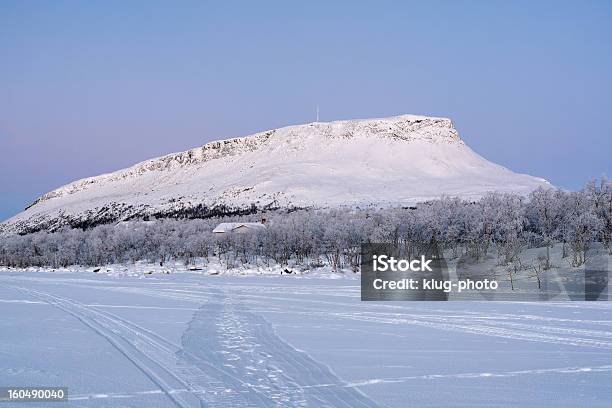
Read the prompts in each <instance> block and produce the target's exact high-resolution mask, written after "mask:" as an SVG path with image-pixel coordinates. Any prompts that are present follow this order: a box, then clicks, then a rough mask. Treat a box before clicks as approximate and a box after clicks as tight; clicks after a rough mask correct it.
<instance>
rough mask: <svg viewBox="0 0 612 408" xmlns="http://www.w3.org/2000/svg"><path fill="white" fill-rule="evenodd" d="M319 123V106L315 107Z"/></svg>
mask: <svg viewBox="0 0 612 408" xmlns="http://www.w3.org/2000/svg"><path fill="white" fill-rule="evenodd" d="M318 121H319V105H317V122H318Z"/></svg>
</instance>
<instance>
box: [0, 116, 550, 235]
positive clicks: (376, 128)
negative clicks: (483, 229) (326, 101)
mask: <svg viewBox="0 0 612 408" xmlns="http://www.w3.org/2000/svg"><path fill="white" fill-rule="evenodd" d="M546 185H548V183H547V182H546V181H545V180H544V179H541V178H536V177H532V176H528V175H524V174H517V173H514V172H512V171H510V170H508V169H506V168H504V167H502V166H499V165H496V164H494V163H491V162H489V161H487V160H486V159H484V158H483V157H481V156H479V155H478V154H476V153H475V152H474V151H472V150H471V149H470V148H469V147H468V146H467V145H466V144H465V143H464V142H463V141H462V140H461V138H460V137H459V134H458V132H457V130H456V129H455V128H454V126H453V124H452V122H451V120H449V119H445V118H434V117H426V116H415V115H401V116H395V117H390V118H383V119H365V120H344V121H336V122H330V123H321V122H316V123H310V124H304V125H297V126H289V127H284V128H280V129H275V130H269V131H266V132H261V133H257V134H254V135H251V136H247V137H243V138H236V139H229V140H222V141H216V142H211V143H207V144H205V145H204V146H201V147H198V148H195V149H191V150H188V151H185V152H180V153H173V154H169V155H167V156H163V157H160V158H155V159H151V160H147V161H145V162H142V163H139V164H136V165H134V166H132V167H130V168H127V169H123V170H119V171H116V172H113V173H109V174H103V175H100V176H97V177H91V178H86V179H82V180H78V181H75V182H73V183H70V184H68V185H66V186H63V187H60V188H58V189H56V190H53V191H51V192H49V193H46V194H45V195H43V196H42V197H40V198H39V199H38V200H37V201H36V202H35V203H34V204H33V205H32V206H30V207H29V208H28V209H27V210H25V211H24V212H22V213H20V214H18V215H16V216H15V217H13V218H11V219H9V220H8V221H6V222H5V223H4V224H3V225H0V230H2V229H4V230H5V231H9V232H10V231H15V230H23V229H27V228H28V226H32V225H37V224H38V225H41V224H49V225H53V223H54V222H55V221H54V220H57V219H61V218H64V219H66V218H72V219H87V218H92V217H95V216H98V217H99V216H104V215H108V214H110V215H112V216H113V217H115V218H117V219H125V218H129V217H131V216H134V215H147V214H153V213H156V212H160V211H161V212H164V211H172V210H176V209H184V208H192V207H194V206H196V205H199V204H202V205H205V206H207V207H215V206H219V205H226V206H229V207H233V208H237V207H241V208H243V207H248V206H251V205H252V204H255V205H256V206H258V207H264V206H267V205H268V206H272V207H317V208H325V207H336V206H358V205H359V206H367V205H382V206H394V205H395V206H396V205H410V204H414V203H417V202H420V201H424V200H427V199H432V198H438V197H440V196H441V195H442V194H446V195H451V196H460V197H463V198H468V199H477V198H479V197H481V196H482V195H483V194H485V193H486V192H488V191H506V192H515V193H519V194H527V193H528V192H530V191H531V190H533V189H535V188H537V187H538V186H546Z"/></svg>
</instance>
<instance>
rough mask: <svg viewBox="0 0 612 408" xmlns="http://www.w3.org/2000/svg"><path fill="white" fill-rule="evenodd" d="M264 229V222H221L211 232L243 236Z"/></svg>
mask: <svg viewBox="0 0 612 408" xmlns="http://www.w3.org/2000/svg"><path fill="white" fill-rule="evenodd" d="M265 229H266V220H265V219H263V220H261V222H222V223H221V224H219V225H217V226H216V227H215V229H214V230H213V233H215V234H229V233H233V234H244V233H246V232H256V231H262V230H265Z"/></svg>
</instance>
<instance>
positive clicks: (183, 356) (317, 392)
mask: <svg viewBox="0 0 612 408" xmlns="http://www.w3.org/2000/svg"><path fill="white" fill-rule="evenodd" d="M11 287H12V288H14V289H17V290H19V291H21V292H22V293H24V294H26V295H29V296H31V297H33V298H35V299H38V300H39V301H40V302H45V303H48V304H50V305H53V306H56V307H58V308H59V309H61V310H63V311H65V312H66V313H68V314H70V315H72V316H74V317H75V318H77V319H78V320H79V321H81V322H82V323H83V324H84V325H86V326H87V327H89V328H90V329H92V330H93V331H94V332H95V333H96V334H98V335H100V336H101V337H103V338H104V339H106V340H107V341H108V342H109V343H110V344H111V345H112V346H113V347H114V348H115V349H116V350H117V351H118V352H120V353H121V354H122V355H124V356H125V357H126V358H127V359H128V360H129V361H130V362H132V363H133V364H134V365H135V366H136V367H137V368H138V369H139V370H140V371H141V372H142V373H143V374H144V375H146V376H147V377H148V378H149V379H150V380H151V381H152V382H153V383H154V384H156V385H157V386H158V387H159V388H160V392H161V393H163V394H165V395H166V396H167V397H168V398H169V399H170V400H171V401H172V402H173V403H174V405H176V406H177V407H183V408H187V407H200V406H203V407H206V406H211V407H229V406H231V407H238V408H240V407H306V406H314V407H347V408H350V407H376V406H378V405H377V404H376V403H374V402H373V401H371V400H370V399H368V398H367V397H366V396H365V395H363V394H362V393H361V392H359V391H358V390H356V389H354V388H353V387H352V386H350V384H347V383H345V382H342V381H341V380H339V379H338V378H337V377H336V376H335V375H334V374H333V373H332V372H331V371H330V370H329V369H328V368H327V367H325V366H323V365H322V364H320V363H317V362H315V361H314V360H312V359H311V358H310V357H309V356H308V355H307V354H306V353H303V352H301V351H297V350H296V349H294V348H292V347H291V346H289V345H288V344H286V343H285V342H283V341H282V340H281V339H280V338H279V337H278V336H276V334H275V333H274V331H273V330H272V328H271V326H270V325H269V324H268V323H267V322H266V321H265V320H264V319H263V318H261V317H259V316H257V315H254V314H252V313H248V312H245V311H243V310H240V307H239V306H237V305H235V304H234V301H232V299H231V298H230V297H229V296H226V295H224V294H223V293H222V292H220V291H215V293H213V299H214V300H216V301H210V300H211V297H210V296H208V297H207V300H204V299H200V300H201V301H202V302H204V303H205V304H204V306H202V307H201V308H200V309H199V310H198V312H197V313H196V314H195V316H194V319H193V320H192V321H191V323H190V325H189V329H188V330H187V332H186V333H185V334H184V336H183V341H182V342H183V344H182V345H178V344H174V343H172V342H171V341H169V340H167V339H165V338H164V337H162V336H160V335H158V334H156V333H154V332H152V331H150V330H148V329H146V328H144V327H142V326H139V325H137V324H136V323H134V322H132V321H129V320H127V319H124V318H122V317H119V316H117V315H116V314H113V313H111V312H108V311H104V310H101V309H100V308H99V307H93V306H88V305H85V304H83V303H80V302H78V301H76V300H73V299H69V298H66V297H61V296H56V295H52V294H50V293H47V292H42V291H39V290H34V289H28V288H25V287H20V286H11ZM158 293H159V292H158ZM321 382H323V383H325V387H318V386H317V385H318V384H320V383H321ZM150 393H151V392H150V391H144V392H142V393H139V394H142V395H144V394H150ZM133 395H134V394H123V393H115V394H106V393H100V394H91V395H85V396H77V397H75V398H73V399H74V400H83V399H104V398H129V397H130V396H133Z"/></svg>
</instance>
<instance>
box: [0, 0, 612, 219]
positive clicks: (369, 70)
mask: <svg viewBox="0 0 612 408" xmlns="http://www.w3.org/2000/svg"><path fill="white" fill-rule="evenodd" d="M330 3H331V4H330ZM611 98H612V2H610V1H575V2H563V1H551V2H546V1H538V2H533V1H524V2H523V1H483V2H479V1H427V2H424V1H418V2H407V1H402V2H400V1H397V2H384V1H371V2H356V1H351V2H348V1H347V2H341V1H336V2H325V1H322V2H316V1H301V2H289V1H278V2H266V1H262V2H252V1H250V2H247V1H245V2H230V1H216V2H206V1H195V2H189V1H180V2H171V1H161V2H156V1H142V2H138V1H129V2H126V1H116V2H113V1H104V2H91V1H80V2H64V1H47V2H35V1H21V0H19V1H7V0H0V219H4V218H7V217H9V216H10V215H12V214H15V213H17V212H18V211H20V210H21V209H23V208H24V207H25V206H26V205H27V204H29V203H30V202H31V201H33V200H34V199H35V198H36V197H37V196H39V195H40V194H42V193H44V192H46V191H48V190H51V189H53V188H56V187H59V186H60V185H63V184H65V183H68V182H70V181H73V180H75V179H79V178H82V177H87V176H92V175H97V174H99V173H102V172H108V171H112V170H116V169H119V168H122V167H126V166H129V165H131V164H134V163H136V162H139V161H142V160H144V159H148V158H151V157H155V156H159V155H162V154H166V153H171V152H174V151H180V150H185V149H188V148H191V147H195V146H199V145H201V144H204V143H205V142H207V141H211V140H214V139H219V138H228V137H234V136H242V135H247V134H250V133H253V132H255V131H260V130H265V129H269V128H274V127H279V126H284V125H289V124H298V123H304V122H310V121H313V120H314V112H315V106H316V105H317V104H319V105H320V109H321V120H322V121H328V120H335V119H347V118H367V117H379V116H390V115H396V114H402V113H415V114H425V115H433V116H444V117H450V118H451V119H453V121H454V122H455V125H456V127H457V128H458V130H459V132H460V134H461V136H462V138H463V139H464V140H465V141H466V142H467V143H468V144H469V145H470V146H471V147H472V148H473V149H474V150H475V151H476V152H478V153H480V154H481V155H483V156H484V157H486V158H487V159H489V160H491V161H494V162H496V163H499V164H502V165H504V166H506V167H509V168H510V169H512V170H514V171H518V172H523V173H529V174H532V175H536V176H541V177H544V178H546V179H548V180H549V181H551V182H552V183H553V184H555V185H558V186H561V187H565V188H568V189H577V188H579V187H581V186H582V185H583V184H584V183H585V182H586V181H587V180H589V179H591V178H594V177H599V176H602V175H603V174H607V175H608V176H612V174H611V173H612V172H611V171H610V170H612V166H611V165H610V162H611V161H610V158H611V152H612V101H611Z"/></svg>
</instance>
